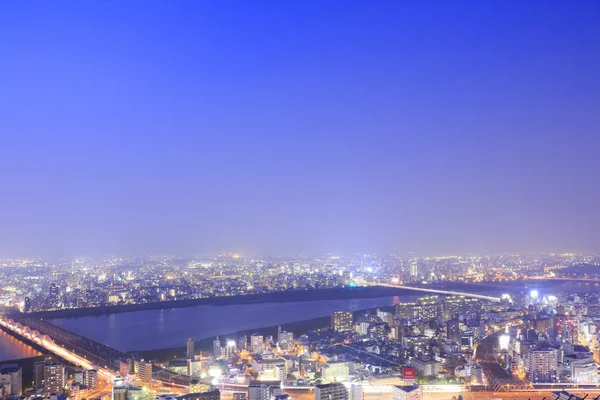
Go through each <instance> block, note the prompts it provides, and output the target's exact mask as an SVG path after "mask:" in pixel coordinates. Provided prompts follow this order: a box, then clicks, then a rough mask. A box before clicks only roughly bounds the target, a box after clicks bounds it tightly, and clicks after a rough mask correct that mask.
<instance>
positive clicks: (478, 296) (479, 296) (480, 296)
mask: <svg viewBox="0 0 600 400" xmlns="http://www.w3.org/2000/svg"><path fill="white" fill-rule="evenodd" d="M372 286H384V287H391V288H397V289H406V290H414V291H417V292H427V293H436V294H444V295H449V296H464V297H472V298H475V299H480V300H488V301H500V300H501V299H500V297H494V296H486V295H483V294H476V293H465V292H456V291H452V290H441V289H429V288H423V287H415V286H404V285H392V284H389V283H374V284H372Z"/></svg>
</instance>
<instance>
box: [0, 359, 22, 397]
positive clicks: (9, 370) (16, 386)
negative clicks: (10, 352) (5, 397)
mask: <svg viewBox="0 0 600 400" xmlns="http://www.w3.org/2000/svg"><path fill="white" fill-rule="evenodd" d="M7 384H8V385H10V394H11V395H13V396H20V395H21V393H22V392H23V370H22V369H21V366H20V365H17V364H4V365H0V389H1V388H2V386H4V385H7ZM0 392H1V390H0Z"/></svg>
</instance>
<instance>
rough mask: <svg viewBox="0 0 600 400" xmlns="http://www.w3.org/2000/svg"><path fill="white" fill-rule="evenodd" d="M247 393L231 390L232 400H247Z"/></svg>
mask: <svg viewBox="0 0 600 400" xmlns="http://www.w3.org/2000/svg"><path fill="white" fill-rule="evenodd" d="M247 399H248V393H246V392H233V400H247Z"/></svg>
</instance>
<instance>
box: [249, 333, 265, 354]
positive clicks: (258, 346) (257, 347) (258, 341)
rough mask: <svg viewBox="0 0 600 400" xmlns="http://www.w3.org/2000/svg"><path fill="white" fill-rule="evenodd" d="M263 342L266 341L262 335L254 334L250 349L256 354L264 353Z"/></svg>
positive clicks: (251, 338)
mask: <svg viewBox="0 0 600 400" xmlns="http://www.w3.org/2000/svg"><path fill="white" fill-rule="evenodd" d="M263 340H264V339H263V337H262V335H259V334H258V333H254V334H253V335H252V336H250V349H251V350H252V351H253V352H254V353H260V352H262V347H263Z"/></svg>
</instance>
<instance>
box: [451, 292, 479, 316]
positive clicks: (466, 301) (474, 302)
mask: <svg viewBox="0 0 600 400" xmlns="http://www.w3.org/2000/svg"><path fill="white" fill-rule="evenodd" d="M482 308H483V305H482V303H481V300H479V299H474V298H470V297H465V296H448V297H446V298H445V299H444V305H443V312H442V315H443V317H444V318H446V319H454V318H459V317H460V318H461V320H462V319H466V318H467V317H468V316H471V317H477V316H478V315H479V314H481V311H482Z"/></svg>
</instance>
